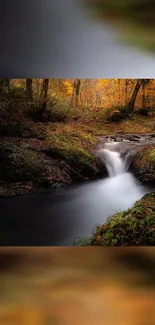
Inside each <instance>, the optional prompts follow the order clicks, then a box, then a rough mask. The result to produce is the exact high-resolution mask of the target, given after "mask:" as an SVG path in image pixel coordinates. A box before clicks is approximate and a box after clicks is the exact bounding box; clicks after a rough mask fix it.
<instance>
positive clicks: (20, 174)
mask: <svg viewBox="0 0 155 325" xmlns="http://www.w3.org/2000/svg"><path fill="white" fill-rule="evenodd" d="M42 171H43V165H42V162H41V159H40V157H39V155H38V154H37V153H35V152H33V151H32V150H27V149H23V148H20V147H19V146H17V145H15V144H14V143H13V141H11V140H10V141H0V180H3V181H12V182H20V181H38V180H39V179H40V178H41V174H42Z"/></svg>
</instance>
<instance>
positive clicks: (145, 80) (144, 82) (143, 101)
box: [142, 79, 151, 108]
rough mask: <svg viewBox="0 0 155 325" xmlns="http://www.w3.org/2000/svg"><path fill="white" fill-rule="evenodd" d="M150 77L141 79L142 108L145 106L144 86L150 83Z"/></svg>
mask: <svg viewBox="0 0 155 325" xmlns="http://www.w3.org/2000/svg"><path fill="white" fill-rule="evenodd" d="M150 80H151V79H143V80H142V108H145V106H146V94H145V88H146V86H147V85H148V84H149V83H150Z"/></svg>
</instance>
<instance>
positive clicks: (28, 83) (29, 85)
mask: <svg viewBox="0 0 155 325" xmlns="http://www.w3.org/2000/svg"><path fill="white" fill-rule="evenodd" d="M26 94H27V99H28V100H30V101H31V100H33V89H32V79H26Z"/></svg>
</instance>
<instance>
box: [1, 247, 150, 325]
mask: <svg viewBox="0 0 155 325" xmlns="http://www.w3.org/2000/svg"><path fill="white" fill-rule="evenodd" d="M154 274H155V248H134V247H132V248H119V247H117V248H116V247H115V248H110V247H109V248H97V247H94V248H93V247H91V248H89V247H84V248H80V247H75V248H74V247H72V248H71V247H69V248H67V247H66V248H63V247H59V248H57V247H49V248H48V247H46V248H41V247H38V248H32V247H28V248H13V247H12V248H1V249H0V325H1V324H3V325H6V324H7V325H18V324H20V325H27V324H29V325H31V324H34V325H42V324H43V325H53V324H57V325H59V324H60V325H61V324H62V325H64V324H66V325H71V324H73V322H74V323H75V324H80V325H83V324H89V325H91V324H97V325H100V324H108V325H110V324H111V325H114V324H115V325H146V324H148V325H153V324H154V316H155V313H154V305H155V290H154V286H155V282H154Z"/></svg>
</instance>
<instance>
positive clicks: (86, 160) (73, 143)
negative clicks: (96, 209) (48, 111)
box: [46, 134, 107, 178]
mask: <svg viewBox="0 0 155 325" xmlns="http://www.w3.org/2000/svg"><path fill="white" fill-rule="evenodd" d="M80 137H81V138H80ZM89 137H90V136H88V137H87V136H86V135H83V136H81V135H80V136H79V135H72V136H69V137H68V136H67V135H66V136H65V135H60V134H59V135H58V136H53V137H50V138H48V139H47V141H48V143H49V146H50V148H49V149H48V150H46V154H48V155H50V156H51V157H53V158H56V159H61V160H63V161H65V162H66V163H67V164H68V165H69V166H70V167H71V168H72V169H73V170H75V171H76V172H77V173H78V174H79V175H82V176H83V177H85V178H89V177H90V178H93V177H94V178H97V177H102V176H103V175H107V170H106V167H105V166H104V165H103V163H102V162H101V161H100V159H99V158H98V157H96V156H95V155H93V154H92V153H91V152H90V151H88V148H87V144H85V147H86V148H87V150H86V149H85V148H84V146H83V147H82V146H81V142H82V141H83V142H89V145H90V144H91V139H90V138H89ZM79 138H80V140H79Z"/></svg>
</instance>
